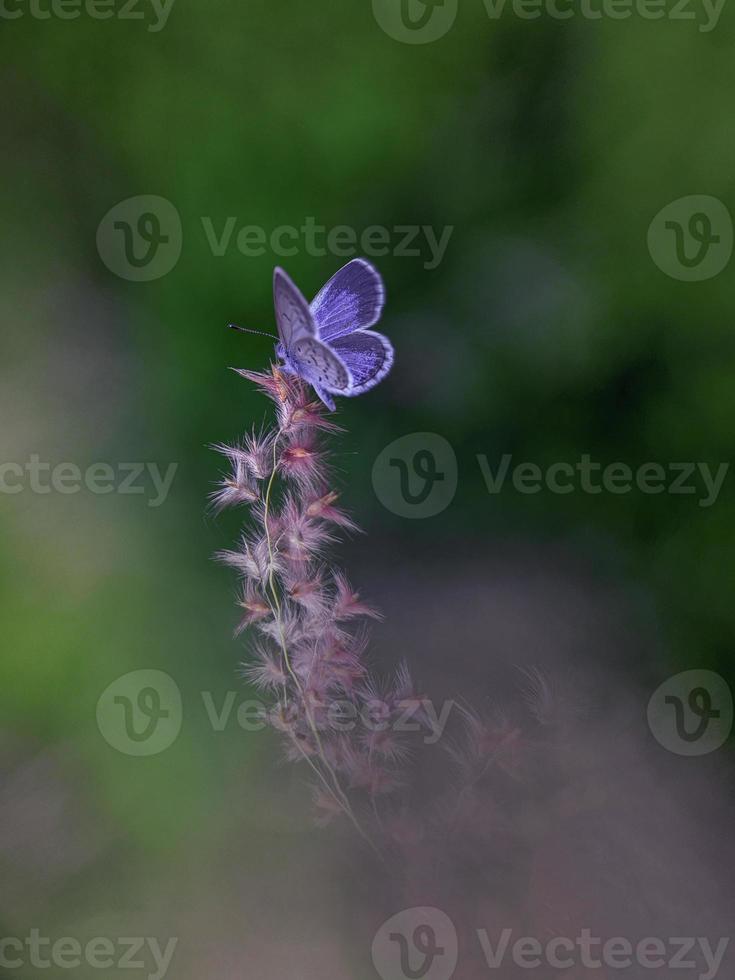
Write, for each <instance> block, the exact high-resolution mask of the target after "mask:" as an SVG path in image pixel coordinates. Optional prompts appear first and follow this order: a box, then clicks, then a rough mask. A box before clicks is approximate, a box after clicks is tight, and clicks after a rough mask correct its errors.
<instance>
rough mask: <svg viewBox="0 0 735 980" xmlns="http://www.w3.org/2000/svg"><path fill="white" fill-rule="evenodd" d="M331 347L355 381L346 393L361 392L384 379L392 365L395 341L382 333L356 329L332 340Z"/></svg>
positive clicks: (355, 393)
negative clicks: (392, 342)
mask: <svg viewBox="0 0 735 980" xmlns="http://www.w3.org/2000/svg"><path fill="white" fill-rule="evenodd" d="M330 347H332V348H333V350H334V352H335V353H336V354H337V355H338V356H339V358H340V360H341V361H342V362H343V363H344V364H345V366H346V367H347V369H348V371H349V372H350V375H351V378H352V383H351V385H350V389H349V391H345V392H344V394H345V395H361V394H362V393H363V392H364V391H369V390H370V388H373V387H374V386H375V385H376V384H378V382H379V381H382V380H383V378H384V377H385V376H386V374H387V373H388V372H389V371H390V369H391V367H392V366H393V345H392V344H391V342H390V341H389V340H388V338H387V337H384V336H383V334H382V333H377V331H374V330H356V331H355V332H354V333H351V334H349V335H348V336H346V337H340V338H339V339H338V340H333V341H331V343H330Z"/></svg>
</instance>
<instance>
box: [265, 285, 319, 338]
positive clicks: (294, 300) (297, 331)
mask: <svg viewBox="0 0 735 980" xmlns="http://www.w3.org/2000/svg"><path fill="white" fill-rule="evenodd" d="M273 305H274V307H275V310H276V324H277V325H278V335H279V336H280V338H281V343H282V344H283V346H284V348H285V349H286V350H287V351H288V350H292V349H293V346H294V344H296V343H298V341H299V340H301V339H302V338H305V337H315V336H316V335H317V326H316V323H315V322H314V317H313V316H312V314H311V310H310V309H309V304H308V303H307V302H306V300H305V299H304V297H303V295H302V293H301V290H300V289H299V288H298V286H296V284H295V283H294V282H293V281H292V280H291V278H290V277H289V276H288V275H287V274H286V273H285V272H284V271H283V269H278V268H276V269H274V270H273Z"/></svg>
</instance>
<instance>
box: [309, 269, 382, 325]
mask: <svg viewBox="0 0 735 980" xmlns="http://www.w3.org/2000/svg"><path fill="white" fill-rule="evenodd" d="M294 288H295V287H294ZM384 302H385V288H384V286H383V280H382V279H381V277H380V273H379V272H378V270H377V269H375V268H374V267H373V266H372V265H371V264H370V263H369V262H367V261H366V260H365V259H353V260H352V261H351V262H348V263H347V265H344V266H342V268H341V269H340V270H339V271H338V272H335V274H334V275H333V276H332V278H331V279H330V280H329V282H328V283H327V284H326V285H325V286H323V287H322V288H321V289H320V290H319V292H318V293H317V295H316V296H315V297H314V300H313V302H312V304H311V314H312V316H313V319H314V321H315V323H316V325H317V328H318V331H319V337H320V339H321V340H327V341H330V342H331V341H333V340H335V339H336V338H337V337H343V336H345V335H346V334H351V333H352V332H353V331H354V330H360V329H366V328H367V327H372V326H373V325H374V324H375V323H377V322H378V320H379V319H380V314H381V312H382V310H383V304H384Z"/></svg>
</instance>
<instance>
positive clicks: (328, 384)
mask: <svg viewBox="0 0 735 980" xmlns="http://www.w3.org/2000/svg"><path fill="white" fill-rule="evenodd" d="M289 356H290V360H291V363H292V365H293V367H294V368H295V370H296V372H297V373H298V374H299V375H300V376H301V377H302V378H303V379H304V381H308V382H309V384H311V385H314V387H315V388H321V389H323V390H324V391H328V392H331V393H332V394H334V395H346V394H348V392H349V388H350V385H351V383H352V378H351V376H350V372H349V371H348V370H347V368H346V367H345V365H344V363H343V362H342V360H341V359H340V358H339V356H338V355H337V354H335V352H334V351H332V350H330V348H329V347H327V345H326V344H323V343H322V342H321V341H319V340H317V339H316V337H303V338H302V339H301V340H297V341H296V343H295V344H294V345H293V347H291V349H290V350H289Z"/></svg>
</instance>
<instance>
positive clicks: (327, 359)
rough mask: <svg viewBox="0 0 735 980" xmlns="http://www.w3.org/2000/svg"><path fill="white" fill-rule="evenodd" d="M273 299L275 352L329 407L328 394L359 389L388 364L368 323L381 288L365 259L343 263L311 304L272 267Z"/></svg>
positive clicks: (387, 353)
mask: <svg viewBox="0 0 735 980" xmlns="http://www.w3.org/2000/svg"><path fill="white" fill-rule="evenodd" d="M273 301H274V305H275V311H276V323H277V325H278V336H279V342H278V344H277V345H276V356H277V357H278V358H279V360H281V361H282V363H283V366H284V368H285V370H286V371H289V372H290V373H292V374H296V375H298V376H299V377H300V378H302V379H303V380H304V381H306V382H307V383H308V384H310V385H311V386H312V387H313V388H314V391H315V392H316V393H317V395H318V396H319V398H320V399H321V400H322V401H323V402H324V404H325V405H326V406H327V408H328V409H329V410H330V411H334V407H335V406H334V399H333V397H332V396H333V395H344V396H345V397H348V398H351V397H353V396H354V395H361V394H362V393H363V392H365V391H369V390H370V389H371V388H374V387H375V385H376V384H378V382H379V381H382V380H383V378H384V377H385V376H386V375H387V374H388V372H389V371H390V369H391V367H392V366H393V346H392V344H391V342H390V341H389V340H388V338H387V337H384V336H383V334H381V333H378V332H377V331H375V330H370V329H369V328H370V327H372V326H373V325H374V324H376V323H377V322H378V320H379V319H380V314H381V311H382V309H383V304H384V302H385V289H384V287H383V280H382V279H381V277H380V274H379V273H378V271H377V269H375V268H374V267H373V266H372V265H371V264H370V263H369V262H367V261H366V260H365V259H353V260H352V261H351V262H348V263H347V265H345V266H343V267H342V268H341V269H340V270H339V272H336V273H335V274H334V275H333V276H332V278H331V279H330V280H329V282H328V283H327V284H326V285H325V286H323V287H322V288H321V289H320V290H319V292H318V293H317V295H316V297H315V298H314V301H313V302H312V303H311V305H309V303H307V301H306V299H305V298H304V296H303V294H302V293H301V291H300V290H299V289H298V287H297V286H296V285H295V284H294V282H293V281H292V280H291V278H290V277H289V276H288V275H287V274H286V273H285V272H284V271H283V269H278V268H277V269H275V270H274V273H273ZM231 326H233V325H232V324H231ZM235 329H242V328H235Z"/></svg>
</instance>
